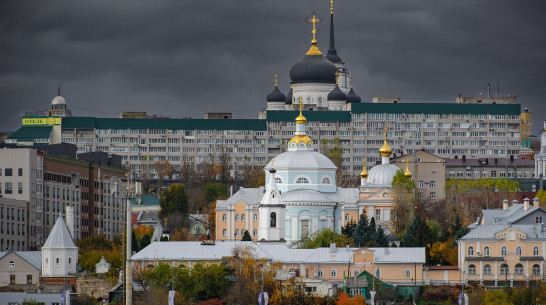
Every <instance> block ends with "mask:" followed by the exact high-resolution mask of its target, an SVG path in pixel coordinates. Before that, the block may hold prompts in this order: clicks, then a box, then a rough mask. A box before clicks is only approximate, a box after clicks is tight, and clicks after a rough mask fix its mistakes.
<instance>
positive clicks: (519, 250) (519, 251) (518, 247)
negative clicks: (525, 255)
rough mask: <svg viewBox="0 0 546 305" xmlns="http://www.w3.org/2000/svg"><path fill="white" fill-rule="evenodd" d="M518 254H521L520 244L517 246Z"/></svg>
mask: <svg viewBox="0 0 546 305" xmlns="http://www.w3.org/2000/svg"><path fill="white" fill-rule="evenodd" d="M516 254H517V255H518V256H521V247H520V246H517V247H516Z"/></svg>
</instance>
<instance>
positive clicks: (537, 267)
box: [533, 264, 540, 275]
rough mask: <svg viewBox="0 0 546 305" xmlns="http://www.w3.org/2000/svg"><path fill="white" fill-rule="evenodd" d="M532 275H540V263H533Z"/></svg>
mask: <svg viewBox="0 0 546 305" xmlns="http://www.w3.org/2000/svg"><path fill="white" fill-rule="evenodd" d="M533 275H540V265H539V264H534V265H533Z"/></svg>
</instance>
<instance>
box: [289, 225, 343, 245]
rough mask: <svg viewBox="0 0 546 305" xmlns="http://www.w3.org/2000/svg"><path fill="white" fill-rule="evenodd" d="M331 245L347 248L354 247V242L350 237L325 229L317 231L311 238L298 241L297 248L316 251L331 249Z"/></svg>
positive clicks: (305, 237) (306, 237) (307, 237)
mask: <svg viewBox="0 0 546 305" xmlns="http://www.w3.org/2000/svg"><path fill="white" fill-rule="evenodd" d="M330 243H335V244H336V246H338V247H345V246H347V245H352V244H353V240H352V238H350V237H348V236H345V235H343V234H338V233H337V232H335V231H333V230H331V229H328V228H324V229H322V230H319V231H316V232H315V233H313V234H312V235H310V236H304V237H303V238H302V239H301V240H300V241H298V243H297V247H298V248H300V249H315V248H320V247H329V246H330Z"/></svg>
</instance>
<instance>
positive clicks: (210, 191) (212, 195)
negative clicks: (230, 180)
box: [204, 182, 227, 203]
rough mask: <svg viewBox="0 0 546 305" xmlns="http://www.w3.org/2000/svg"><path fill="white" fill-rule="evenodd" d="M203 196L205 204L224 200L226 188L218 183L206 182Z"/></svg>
mask: <svg viewBox="0 0 546 305" xmlns="http://www.w3.org/2000/svg"><path fill="white" fill-rule="evenodd" d="M204 196H205V200H206V202H207V203H211V202H214V201H216V200H217V199H225V198H227V189H226V186H225V185H224V184H222V183H220V182H207V184H206V185H205V190H204Z"/></svg>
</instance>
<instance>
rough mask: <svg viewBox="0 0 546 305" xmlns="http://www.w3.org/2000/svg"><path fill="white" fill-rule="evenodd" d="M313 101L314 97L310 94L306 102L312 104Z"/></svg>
mask: <svg viewBox="0 0 546 305" xmlns="http://www.w3.org/2000/svg"><path fill="white" fill-rule="evenodd" d="M312 102H313V98H312V97H310V96H308V97H307V103H306V104H311V103H312Z"/></svg>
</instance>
